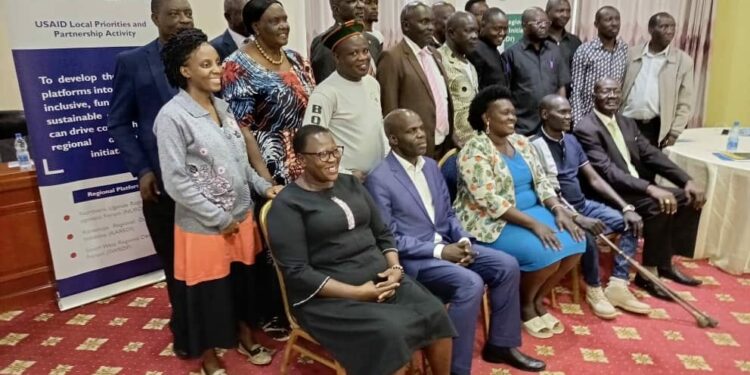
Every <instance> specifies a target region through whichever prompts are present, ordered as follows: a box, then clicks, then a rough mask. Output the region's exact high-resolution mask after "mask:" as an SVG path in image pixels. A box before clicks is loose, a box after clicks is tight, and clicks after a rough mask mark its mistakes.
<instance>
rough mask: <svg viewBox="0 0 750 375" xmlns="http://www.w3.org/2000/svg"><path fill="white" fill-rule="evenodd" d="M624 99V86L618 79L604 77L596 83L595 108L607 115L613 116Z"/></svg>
mask: <svg viewBox="0 0 750 375" xmlns="http://www.w3.org/2000/svg"><path fill="white" fill-rule="evenodd" d="M621 101H622V88H621V86H620V82H619V81H617V80H616V79H613V78H609V77H604V78H601V79H599V80H597V81H596V83H595V84H594V108H596V110H597V111H599V112H601V113H603V114H604V115H606V116H613V115H614V114H615V113H616V112H617V110H618V109H619V107H620V103H621Z"/></svg>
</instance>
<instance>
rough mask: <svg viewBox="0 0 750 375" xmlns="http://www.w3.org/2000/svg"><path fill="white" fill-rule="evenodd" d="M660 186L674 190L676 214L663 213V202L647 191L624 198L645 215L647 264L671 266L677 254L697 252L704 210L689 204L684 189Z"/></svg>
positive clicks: (687, 255) (644, 239)
mask: <svg viewBox="0 0 750 375" xmlns="http://www.w3.org/2000/svg"><path fill="white" fill-rule="evenodd" d="M660 187H661V188H662V189H666V190H669V191H670V192H672V194H674V196H675V198H676V199H677V212H676V213H675V214H674V215H667V214H663V213H661V210H660V206H659V202H658V201H657V200H655V199H654V198H651V197H650V196H648V195H646V194H642V195H632V194H631V195H626V196H624V198H625V200H626V201H628V202H629V203H630V204H632V205H633V206H635V209H636V212H638V214H639V215H641V217H643V242H644V243H643V265H644V266H650V267H662V268H667V267H671V264H672V256H673V255H681V256H685V257H692V256H693V252H694V251H695V238H696V236H697V235H698V222H699V220H700V211H699V210H695V209H694V208H693V207H692V206H689V205H688V204H687V202H688V199H687V196H686V195H685V193H684V191H683V190H682V189H676V188H668V187H664V186H660Z"/></svg>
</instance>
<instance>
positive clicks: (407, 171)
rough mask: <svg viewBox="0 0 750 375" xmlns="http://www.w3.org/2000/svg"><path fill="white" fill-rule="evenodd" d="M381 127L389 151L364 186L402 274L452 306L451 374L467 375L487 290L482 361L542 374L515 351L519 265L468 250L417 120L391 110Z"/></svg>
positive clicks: (501, 256) (535, 362)
mask: <svg viewBox="0 0 750 375" xmlns="http://www.w3.org/2000/svg"><path fill="white" fill-rule="evenodd" d="M384 122H385V131H386V135H387V136H388V142H389V143H390V146H391V152H390V153H389V154H388V156H387V157H386V158H385V160H383V162H381V163H380V164H379V165H378V166H377V167H376V168H375V169H374V170H373V171H372V172H371V173H370V175H369V176H368V177H367V180H366V181H365V186H366V187H367V190H369V192H370V194H371V195H372V197H373V199H374V200H375V203H376V204H377V205H378V207H379V209H380V211H381V214H382V216H383V221H384V222H385V223H386V224H388V225H389V227H390V229H391V231H392V232H393V234H394V236H395V238H396V241H397V245H398V249H399V258H400V259H401V264H402V265H403V266H404V269H405V271H406V273H408V274H409V275H410V276H412V277H414V278H415V279H417V280H418V281H419V282H420V283H422V284H423V285H424V286H425V287H427V289H429V290H430V291H431V292H432V293H433V294H435V295H436V296H438V297H439V298H441V299H443V301H445V302H446V303H449V304H450V305H449V308H448V314H449V315H450V317H451V320H452V321H453V324H454V326H455V327H456V331H457V332H458V337H456V338H455V339H454V342H453V362H452V368H451V373H453V374H460V375H464V374H470V373H471V359H472V352H473V348H474V333H475V331H476V329H475V327H476V321H477V317H478V315H479V308H480V304H481V301H482V295H483V294H484V289H485V285H487V286H488V288H489V295H490V301H491V302H490V304H491V317H490V333H489V338H488V340H487V344H486V345H485V347H484V350H483V351H482V357H483V358H484V360H485V361H488V362H494V363H507V364H509V365H511V366H513V367H516V368H519V369H522V370H526V371H542V370H544V368H545V363H544V362H542V361H539V360H536V359H534V358H531V357H529V356H527V355H525V354H523V353H521V352H520V351H519V350H518V349H517V348H518V347H519V346H520V345H521V326H520V324H521V317H520V307H519V303H520V302H519V296H518V293H519V277H520V276H519V275H520V271H519V269H518V262H517V261H516V260H515V258H513V257H512V256H510V255H508V254H505V253H503V252H500V251H496V250H492V249H488V248H485V247H481V246H478V245H473V244H472V243H471V236H470V235H469V234H468V233H467V232H466V231H464V230H463V228H461V225H460V224H459V222H458V220H457V219H456V217H455V214H454V212H453V208H452V207H451V202H450V198H449V197H448V188H447V186H446V184H445V181H444V180H443V177H442V175H441V174H440V170H439V168H438V166H437V163H435V161H434V160H432V159H430V158H426V157H423V155H424V154H425V152H426V151H427V141H426V135H425V131H424V127H423V124H422V120H421V119H420V117H419V115H418V114H416V113H415V112H413V111H411V110H407V109H397V110H395V111H393V112H391V113H390V114H388V116H386V118H385V120H384Z"/></svg>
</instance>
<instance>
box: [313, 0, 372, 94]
mask: <svg viewBox="0 0 750 375" xmlns="http://www.w3.org/2000/svg"><path fill="white" fill-rule="evenodd" d="M329 4H330V6H331V13H332V14H333V19H334V21H335V23H334V24H333V25H331V27H329V28H328V30H326V31H324V32H323V33H322V34H320V35H318V36H316V37H315V38H313V40H312V43H311V44H310V64H311V65H312V69H313V74H314V75H315V82H323V80H325V79H326V78H328V76H329V75H331V73H333V72H335V71H336V61H335V59H334V58H333V52H331V50H330V49H329V48H328V47H326V45H325V43H323V38H324V37H325V36H326V35H328V34H329V33H331V32H332V31H333V30H334V29H336V28H337V27H338V24H342V23H345V22H347V21H352V20H356V21H358V22H360V23H363V24H364V19H365V2H364V0H329ZM365 36H366V37H367V40H368V41H369V43H370V56H372V59H373V62H375V63H377V61H378V57H379V56H380V52H381V51H382V49H383V45H382V44H381V43H380V42H379V41H378V38H376V37H375V36H373V35H372V34H365ZM372 66H375V65H374V64H373V65H372Z"/></svg>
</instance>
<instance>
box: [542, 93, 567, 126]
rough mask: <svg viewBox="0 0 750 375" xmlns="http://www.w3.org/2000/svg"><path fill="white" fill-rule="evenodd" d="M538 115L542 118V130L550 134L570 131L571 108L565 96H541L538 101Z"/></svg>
mask: <svg viewBox="0 0 750 375" xmlns="http://www.w3.org/2000/svg"><path fill="white" fill-rule="evenodd" d="M539 117H540V118H541V119H542V124H543V125H544V130H545V131H546V132H548V133H551V134H556V133H558V132H567V131H570V126H571V124H572V120H573V110H572V109H571V108H570V102H568V99H565V97H563V96H560V95H557V94H551V95H547V96H545V97H544V98H542V101H541V103H539Z"/></svg>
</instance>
